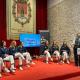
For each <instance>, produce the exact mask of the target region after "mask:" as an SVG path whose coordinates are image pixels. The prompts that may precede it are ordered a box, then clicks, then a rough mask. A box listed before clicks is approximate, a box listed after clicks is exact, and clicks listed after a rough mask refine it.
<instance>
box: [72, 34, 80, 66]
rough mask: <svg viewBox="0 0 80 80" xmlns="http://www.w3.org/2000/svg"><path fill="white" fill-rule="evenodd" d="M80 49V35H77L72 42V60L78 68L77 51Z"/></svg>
mask: <svg viewBox="0 0 80 80" xmlns="http://www.w3.org/2000/svg"><path fill="white" fill-rule="evenodd" d="M79 48H80V33H78V34H77V36H76V38H75V41H74V48H73V49H74V60H75V65H76V66H80V55H79V54H78V53H79V50H78V49H79Z"/></svg>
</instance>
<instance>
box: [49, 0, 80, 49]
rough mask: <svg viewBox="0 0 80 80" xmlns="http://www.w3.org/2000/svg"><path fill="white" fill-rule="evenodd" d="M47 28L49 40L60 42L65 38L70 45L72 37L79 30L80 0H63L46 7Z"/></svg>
mask: <svg viewBox="0 0 80 80" xmlns="http://www.w3.org/2000/svg"><path fill="white" fill-rule="evenodd" d="M48 28H49V30H50V33H51V34H50V37H51V41H53V40H57V41H58V42H59V44H62V42H63V41H64V40H65V41H67V42H68V44H69V46H70V47H71V44H72V42H73V39H74V37H75V36H76V34H77V33H79V32H80V0H63V1H62V2H61V3H59V4H57V5H55V6H52V7H50V8H48ZM71 49H72V48H71Z"/></svg>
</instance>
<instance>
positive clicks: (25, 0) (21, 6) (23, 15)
mask: <svg viewBox="0 0 80 80" xmlns="http://www.w3.org/2000/svg"><path fill="white" fill-rule="evenodd" d="M13 1H14V3H13V11H12V12H13V16H14V19H15V21H16V22H18V23H19V24H21V25H22V26H23V25H24V24H26V23H29V22H30V19H31V6H30V2H29V0H13Z"/></svg>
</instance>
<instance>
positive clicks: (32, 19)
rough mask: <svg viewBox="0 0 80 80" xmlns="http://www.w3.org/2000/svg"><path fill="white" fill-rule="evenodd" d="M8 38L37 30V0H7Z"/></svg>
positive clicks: (15, 38) (15, 37)
mask: <svg viewBox="0 0 80 80" xmlns="http://www.w3.org/2000/svg"><path fill="white" fill-rule="evenodd" d="M6 17H7V18H6V22H7V39H14V40H19V35H20V34H21V33H35V32H36V0H6Z"/></svg>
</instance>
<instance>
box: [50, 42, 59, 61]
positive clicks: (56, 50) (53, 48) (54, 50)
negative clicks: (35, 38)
mask: <svg viewBox="0 0 80 80" xmlns="http://www.w3.org/2000/svg"><path fill="white" fill-rule="evenodd" d="M51 53H52V56H54V55H56V59H57V60H58V62H59V61H60V52H59V46H58V45H57V42H53V44H52V46H51Z"/></svg>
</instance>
